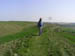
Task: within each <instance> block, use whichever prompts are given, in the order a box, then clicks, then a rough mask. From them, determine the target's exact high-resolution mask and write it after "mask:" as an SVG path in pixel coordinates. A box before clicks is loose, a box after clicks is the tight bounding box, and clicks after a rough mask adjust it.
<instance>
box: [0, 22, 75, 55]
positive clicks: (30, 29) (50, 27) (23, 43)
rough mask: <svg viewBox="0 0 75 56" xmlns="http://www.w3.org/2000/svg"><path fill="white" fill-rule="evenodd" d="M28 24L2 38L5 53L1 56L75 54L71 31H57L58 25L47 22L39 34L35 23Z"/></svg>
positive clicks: (0, 39)
mask: <svg viewBox="0 0 75 56" xmlns="http://www.w3.org/2000/svg"><path fill="white" fill-rule="evenodd" d="M12 24H13V23H12ZM15 24H16V22H15ZM17 24H18V23H17ZM26 24H27V25H28V24H29V26H25V27H24V28H23V30H22V31H20V32H17V33H14V34H11V35H6V36H3V37H1V38H0V41H1V42H0V43H1V45H2V46H4V47H3V48H1V49H0V50H2V51H1V53H3V54H1V53H0V56H2V55H3V56H14V55H15V54H16V55H18V56H75V47H74V46H73V45H74V44H73V43H70V41H72V42H74V39H75V38H74V37H73V36H72V35H71V34H70V33H69V35H68V33H63V32H56V31H55V30H54V29H56V27H57V26H56V25H54V24H45V26H44V28H43V34H42V35H41V36H38V29H37V27H36V26H35V24H33V23H26ZM32 25H33V26H32ZM21 26H23V25H21ZM11 41H12V42H11ZM3 49H4V51H3ZM5 50H6V51H5Z"/></svg>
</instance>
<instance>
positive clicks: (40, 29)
mask: <svg viewBox="0 0 75 56" xmlns="http://www.w3.org/2000/svg"><path fill="white" fill-rule="evenodd" d="M41 34H42V27H39V36H40V35H41Z"/></svg>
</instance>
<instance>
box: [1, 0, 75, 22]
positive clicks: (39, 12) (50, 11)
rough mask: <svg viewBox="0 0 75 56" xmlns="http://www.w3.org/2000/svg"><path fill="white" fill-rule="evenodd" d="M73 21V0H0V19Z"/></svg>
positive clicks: (74, 2) (74, 17) (74, 3)
mask: <svg viewBox="0 0 75 56" xmlns="http://www.w3.org/2000/svg"><path fill="white" fill-rule="evenodd" d="M40 17H41V18H42V19H43V21H47V22H75V0H0V21H15V20H16V21H38V20H39V18H40Z"/></svg>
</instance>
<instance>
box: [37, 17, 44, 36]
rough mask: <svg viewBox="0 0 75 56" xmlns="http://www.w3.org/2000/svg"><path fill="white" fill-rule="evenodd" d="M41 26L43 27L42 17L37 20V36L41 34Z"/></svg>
mask: <svg viewBox="0 0 75 56" xmlns="http://www.w3.org/2000/svg"><path fill="white" fill-rule="evenodd" d="M42 28H43V22H42V18H40V20H39V22H38V29H39V36H40V35H41V34H42Z"/></svg>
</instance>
